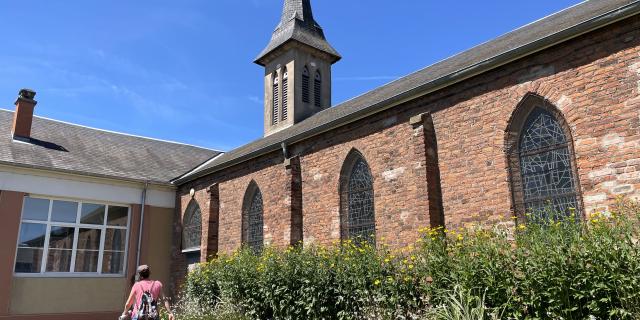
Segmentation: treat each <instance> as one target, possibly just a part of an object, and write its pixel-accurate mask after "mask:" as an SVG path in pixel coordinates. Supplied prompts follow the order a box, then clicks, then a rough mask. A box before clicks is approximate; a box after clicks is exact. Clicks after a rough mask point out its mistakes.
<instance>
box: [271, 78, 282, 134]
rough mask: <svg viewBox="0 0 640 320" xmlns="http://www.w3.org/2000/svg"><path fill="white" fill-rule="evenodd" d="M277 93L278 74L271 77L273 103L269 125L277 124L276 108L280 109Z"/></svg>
mask: <svg viewBox="0 0 640 320" xmlns="http://www.w3.org/2000/svg"><path fill="white" fill-rule="evenodd" d="M278 91H279V80H278V74H277V73H276V74H275V76H274V77H273V97H272V102H273V106H272V118H271V124H278V108H279V107H280V106H279V104H280V101H279V100H280V99H279V98H280V97H279V95H278Z"/></svg>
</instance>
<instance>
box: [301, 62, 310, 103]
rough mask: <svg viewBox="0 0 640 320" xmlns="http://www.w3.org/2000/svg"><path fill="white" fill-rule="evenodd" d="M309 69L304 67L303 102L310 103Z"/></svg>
mask: <svg viewBox="0 0 640 320" xmlns="http://www.w3.org/2000/svg"><path fill="white" fill-rule="evenodd" d="M309 89H311V88H310V87H309V69H308V68H307V67H304V69H302V102H304V103H309V101H310V93H309Z"/></svg>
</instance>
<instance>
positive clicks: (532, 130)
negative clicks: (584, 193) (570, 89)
mask: <svg viewBox="0 0 640 320" xmlns="http://www.w3.org/2000/svg"><path fill="white" fill-rule="evenodd" d="M518 152H519V159H520V161H519V162H520V174H521V176H522V189H523V190H522V192H523V195H524V208H525V211H526V212H527V213H531V214H534V216H536V217H539V218H544V219H560V218H562V217H563V216H566V215H568V214H569V213H570V212H571V211H572V210H576V211H577V210H578V208H579V206H578V200H577V192H576V184H575V177H574V174H573V168H572V165H571V159H572V155H571V153H570V151H569V143H568V139H567V136H566V135H565V133H564V130H563V129H562V127H561V126H560V124H559V123H558V121H557V119H556V118H555V117H554V116H553V115H552V114H551V113H550V112H549V111H547V110H545V109H543V108H540V107H536V108H534V109H533V111H532V112H531V113H530V114H529V116H528V117H527V120H526V121H525V124H524V127H523V129H522V132H521V135H520V142H519V148H518Z"/></svg>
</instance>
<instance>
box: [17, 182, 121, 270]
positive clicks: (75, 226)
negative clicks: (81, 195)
mask: <svg viewBox="0 0 640 320" xmlns="http://www.w3.org/2000/svg"><path fill="white" fill-rule="evenodd" d="M27 198H33V199H43V200H48V201H49V212H48V214H47V221H40V220H28V219H23V215H24V205H25V201H26V199H27ZM56 200H57V201H68V202H75V203H77V204H78V209H77V212H76V222H75V223H72V222H54V221H51V213H52V208H53V201H56ZM83 203H87V204H97V205H104V206H105V210H104V212H105V215H104V220H103V223H102V225H96V224H81V223H80V218H81V212H82V204H83ZM109 206H114V207H126V208H127V225H126V226H124V227H122V226H109V225H107V218H108V214H109ZM131 218H132V217H131V206H130V205H128V204H122V203H113V202H102V201H92V200H86V201H85V200H78V199H69V198H60V197H48V196H40V195H25V196H24V197H23V199H22V211H21V212H20V226H19V228H18V239H16V253H15V257H14V259H13V275H14V276H15V277H22V278H96V277H100V278H122V277H125V275H126V274H127V262H128V261H127V260H128V259H127V258H128V253H129V252H128V251H129V236H130V226H131ZM23 223H32V224H44V225H46V231H45V232H46V233H45V241H44V248H43V250H42V259H41V261H40V272H38V273H35V272H34V273H21V272H16V271H15V270H16V260H17V259H18V249H19V244H20V234H21V233H22V224H23ZM51 227H68V228H73V229H74V238H73V247H72V251H71V265H70V268H69V269H70V270H71V271H70V272H47V271H46V268H47V258H48V255H49V238H50V237H51ZM79 229H99V230H100V247H99V249H98V250H99V251H98V271H97V272H75V263H76V253H77V249H78V236H79V232H80V230H79ZM107 229H118V230H125V232H126V236H125V243H124V252H123V255H124V257H123V260H124V261H123V263H124V265H123V268H122V272H121V273H102V261H103V260H102V259H103V257H104V253H105V250H104V244H105V236H106V233H107V232H106V230H107Z"/></svg>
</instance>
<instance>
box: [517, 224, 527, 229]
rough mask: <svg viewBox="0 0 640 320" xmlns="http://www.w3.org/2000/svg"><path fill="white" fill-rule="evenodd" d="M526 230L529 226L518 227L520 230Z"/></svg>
mask: <svg viewBox="0 0 640 320" xmlns="http://www.w3.org/2000/svg"><path fill="white" fill-rule="evenodd" d="M526 228H527V226H525V225H524V224H521V225H519V226H518V229H520V230H524V229H526Z"/></svg>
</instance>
